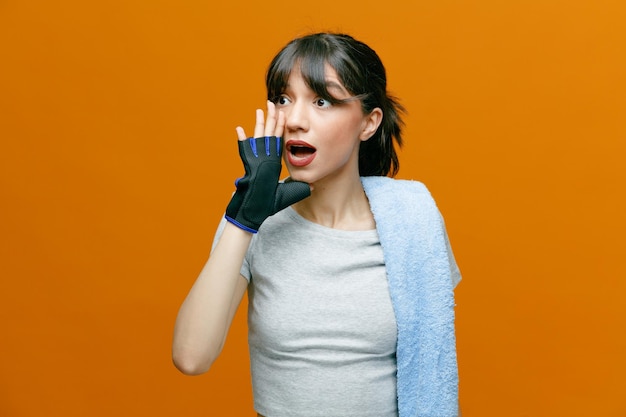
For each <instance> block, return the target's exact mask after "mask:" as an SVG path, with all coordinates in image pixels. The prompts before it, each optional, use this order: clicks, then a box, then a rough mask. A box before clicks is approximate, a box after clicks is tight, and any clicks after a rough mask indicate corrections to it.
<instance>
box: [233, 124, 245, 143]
mask: <svg viewBox="0 0 626 417" xmlns="http://www.w3.org/2000/svg"><path fill="white" fill-rule="evenodd" d="M235 131H236V132H237V139H239V140H246V132H245V131H244V130H243V127H241V126H237V127H236V128H235Z"/></svg>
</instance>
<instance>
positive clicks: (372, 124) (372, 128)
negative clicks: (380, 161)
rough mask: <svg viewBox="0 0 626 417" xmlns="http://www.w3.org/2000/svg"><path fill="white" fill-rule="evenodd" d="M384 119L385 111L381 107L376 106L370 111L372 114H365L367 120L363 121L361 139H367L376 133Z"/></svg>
mask: <svg viewBox="0 0 626 417" xmlns="http://www.w3.org/2000/svg"><path fill="white" fill-rule="evenodd" d="M382 121H383V111H382V110H381V109H380V108H379V107H376V108H375V109H374V110H372V111H371V112H370V114H368V115H367V116H365V120H364V121H363V129H362V130H361V134H360V135H359V139H361V141H366V140H368V139H369V138H371V137H372V136H373V135H374V133H376V130H378V126H380V124H381V122H382Z"/></svg>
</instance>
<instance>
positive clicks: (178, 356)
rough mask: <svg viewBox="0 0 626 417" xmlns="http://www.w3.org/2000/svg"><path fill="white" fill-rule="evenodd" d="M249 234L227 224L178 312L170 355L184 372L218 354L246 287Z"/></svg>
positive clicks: (198, 370) (202, 367)
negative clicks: (244, 270)
mask: <svg viewBox="0 0 626 417" xmlns="http://www.w3.org/2000/svg"><path fill="white" fill-rule="evenodd" d="M251 239H252V235H251V234H250V233H248V232H245V231H243V230H241V229H239V228H237V227H235V226H233V225H231V224H226V226H225V228H224V231H223V233H222V236H221V237H220V239H219V241H218V243H217V245H216V246H215V249H214V250H213V253H212V254H211V256H210V258H209V260H208V261H207V263H206V265H205V266H204V268H203V269H202V271H201V273H200V275H199V276H198V278H197V279H196V282H195V283H194V285H193V287H192V288H191V290H190V291H189V294H188V295H187V297H186V299H185V301H184V302H183V304H182V306H181V307H180V310H179V312H178V317H177V319H176V325H175V327H174V341H173V347H172V356H173V360H174V363H175V365H176V367H177V368H178V369H180V370H181V371H182V372H183V373H186V374H200V373H203V372H206V371H207V370H208V369H209V367H210V366H211V364H212V363H213V361H214V360H215V359H216V358H217V356H218V355H219V353H220V351H221V349H222V346H223V344H224V340H225V339H226V335H227V333H228V329H229V328H230V324H231V321H232V318H233V316H234V314H235V311H236V309H237V306H238V305H239V303H240V301H241V298H242V296H243V294H244V293H245V289H246V284H247V283H246V281H245V280H244V279H243V278H241V275H240V272H239V271H240V268H241V264H242V262H243V258H244V256H245V254H246V251H247V249H248V246H249V244H250V240H251Z"/></svg>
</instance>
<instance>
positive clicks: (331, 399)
mask: <svg viewBox="0 0 626 417" xmlns="http://www.w3.org/2000/svg"><path fill="white" fill-rule="evenodd" d="M221 226H222V225H221ZM450 259H451V261H450V262H451V266H453V268H452V270H453V271H456V272H453V281H454V283H455V284H456V282H458V279H460V276H459V275H458V268H456V263H455V262H454V258H453V256H452V254H451V252H450ZM241 274H242V275H243V276H244V277H245V278H246V279H248V280H249V281H250V286H249V291H248V294H249V309H248V328H249V345H250V361H251V368H252V369H251V370H252V385H253V391H254V405H255V409H256V411H257V412H259V413H261V414H262V415H264V416H265V417H318V416H319V417H335V416H336V417H352V416H354V417H357V416H358V417H397V415H398V411H397V396H396V358H395V351H396V341H397V339H396V336H397V329H396V321H395V316H394V312H393V307H392V305H391V299H390V296H389V289H388V286H387V277H386V273H385V264H384V261H383V252H382V248H381V246H380V242H379V239H378V234H377V233H376V230H367V231H346V230H337V229H331V228H328V227H324V226H321V225H319V224H316V223H313V222H310V221H308V220H306V219H304V218H303V217H301V216H300V215H298V214H297V213H296V212H295V210H293V209H292V208H291V207H289V208H287V209H285V210H283V211H281V212H279V213H277V214H275V215H274V216H272V217H270V218H268V219H267V220H266V221H265V222H264V223H263V225H262V226H261V228H260V230H259V232H258V234H256V235H255V236H254V237H253V239H252V243H251V244H250V248H249V250H248V253H247V255H246V258H245V260H244V263H243V265H242V268H241Z"/></svg>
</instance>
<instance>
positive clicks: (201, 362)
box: [172, 102, 311, 375]
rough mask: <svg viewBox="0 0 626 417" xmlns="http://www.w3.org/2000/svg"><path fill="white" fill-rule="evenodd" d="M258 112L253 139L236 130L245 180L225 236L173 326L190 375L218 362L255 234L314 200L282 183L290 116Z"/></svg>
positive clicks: (177, 356)
mask: <svg viewBox="0 0 626 417" xmlns="http://www.w3.org/2000/svg"><path fill="white" fill-rule="evenodd" d="M267 110H268V112H267V120H266V122H265V123H264V120H263V111H262V110H257V113H256V125H255V128H254V138H250V139H247V138H246V135H245V132H244V130H243V129H242V128H241V127H237V137H238V139H239V155H240V157H241V159H242V162H243V164H244V168H245V172H246V174H245V176H244V177H242V178H240V179H239V180H238V181H237V191H236V192H235V194H234V195H233V198H232V199H231V201H230V203H229V204H228V207H227V208H226V216H225V217H226V220H228V223H227V224H226V226H225V228H224V231H223V233H222V236H221V237H220V239H219V241H218V242H217V244H216V246H215V248H214V250H213V252H212V253H211V256H210V258H209V260H208V261H207V263H206V265H205V266H204V268H203V269H202V272H201V273H200V275H199V276H198V278H197V280H196V282H195V283H194V285H193V287H192V288H191V290H190V291H189V294H188V295H187V297H186V299H185V301H184V302H183V304H182V306H181V308H180V310H179V312H178V317H177V319H176V324H175V327H174V341H173V346H172V358H173V361H174V364H175V366H176V367H177V368H178V369H179V370H180V371H181V372H183V373H185V374H188V375H198V374H202V373H204V372H206V371H207V370H208V369H209V368H210V366H211V364H212V363H213V361H215V359H216V358H217V357H218V355H219V354H220V351H221V350H222V347H223V345H224V341H225V340H226V335H227V334H228V330H229V328H230V325H231V323H232V320H233V317H234V315H235V312H236V311H237V307H238V306H239V304H240V302H241V299H242V297H243V294H244V293H245V291H246V287H247V284H248V282H247V281H246V279H245V278H244V277H242V276H241V274H240V273H239V271H240V268H241V265H242V263H243V259H244V257H245V255H246V252H247V250H248V247H249V246H250V241H251V240H252V234H253V233H256V231H257V230H258V229H259V227H260V225H261V223H262V222H263V221H264V220H265V219H266V218H267V217H269V216H271V215H272V214H274V213H276V212H278V211H280V210H282V209H283V208H285V207H287V206H288V205H291V204H293V203H295V202H297V201H299V200H302V199H303V198H306V197H308V196H309V195H310V193H311V191H310V188H309V186H308V184H305V183H298V182H295V181H294V182H292V183H289V184H279V183H278V179H279V175H280V169H281V163H280V153H281V151H282V145H281V144H282V141H281V139H280V136H282V133H283V130H284V126H285V117H284V115H283V114H282V113H280V112H279V113H278V114H276V109H275V107H274V104H273V103H270V102H268V107H267Z"/></svg>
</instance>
